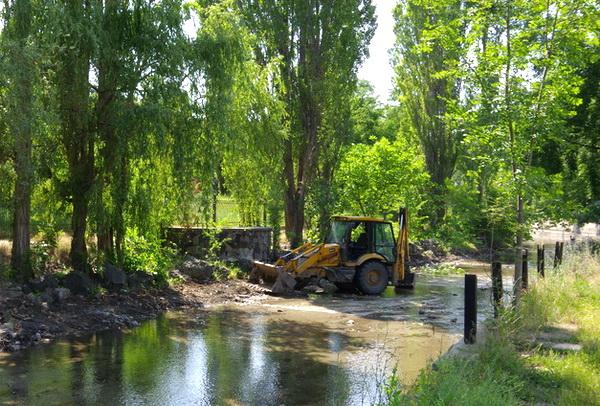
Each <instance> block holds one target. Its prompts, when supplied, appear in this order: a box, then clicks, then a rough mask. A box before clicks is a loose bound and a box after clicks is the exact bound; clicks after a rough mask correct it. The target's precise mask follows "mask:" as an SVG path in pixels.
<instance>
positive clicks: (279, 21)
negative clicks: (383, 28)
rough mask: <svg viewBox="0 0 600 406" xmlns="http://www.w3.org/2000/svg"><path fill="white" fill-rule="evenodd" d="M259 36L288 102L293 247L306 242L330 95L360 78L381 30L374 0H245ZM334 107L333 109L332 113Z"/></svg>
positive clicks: (287, 194) (287, 192) (286, 156)
mask: <svg viewBox="0 0 600 406" xmlns="http://www.w3.org/2000/svg"><path fill="white" fill-rule="evenodd" d="M238 4H239V6H240V8H241V10H242V11H243V13H244V17H245V19H246V23H247V25H248V27H249V29H250V30H251V31H252V32H253V33H254V34H255V35H256V36H257V37H258V39H259V42H258V44H257V46H256V47H255V50H254V51H255V58H256V59H257V60H258V61H270V60H273V59H277V60H278V61H279V77H280V79H281V85H280V86H278V88H277V89H276V92H277V95H278V97H280V98H281V100H282V101H283V102H284V103H285V105H286V113H287V117H288V119H287V120H286V123H285V126H286V127H288V129H289V130H288V131H289V134H288V136H287V137H285V139H284V140H283V141H282V142H281V144H280V147H281V151H282V158H283V161H282V162H281V168H282V175H283V189H284V202H285V204H284V206H285V228H286V234H287V237H288V240H289V241H290V243H291V245H292V246H297V245H299V244H300V243H301V242H302V239H303V229H304V224H305V201H306V196H307V193H308V190H309V188H310V187H311V184H312V182H313V180H314V178H315V172H316V167H317V163H318V161H319V156H320V152H321V149H322V145H323V144H326V143H328V142H329V141H330V140H329V139H328V138H327V137H324V136H321V135H324V134H322V133H321V128H322V125H323V116H324V114H327V112H326V111H325V109H326V104H327V103H326V100H327V98H328V97H333V96H334V93H333V92H332V91H333V89H334V88H335V86H333V85H332V84H333V83H343V82H347V81H354V80H355V76H356V69H357V66H358V65H359V63H360V61H361V58H362V57H363V56H364V55H365V53H366V49H367V45H368V43H369V41H370V39H371V37H372V34H373V28H374V24H375V22H374V8H373V6H372V5H371V1H370V0H344V1H337V2H329V1H322V0H309V1H301V2H298V1H291V0H284V1H278V2H275V1H266V2H263V1H256V0H239V1H238ZM332 113H333V112H332Z"/></svg>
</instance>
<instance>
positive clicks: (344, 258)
mask: <svg viewBox="0 0 600 406" xmlns="http://www.w3.org/2000/svg"><path fill="white" fill-rule="evenodd" d="M335 225H337V226H338V229H340V230H342V231H343V232H342V233H341V234H339V235H335V233H334V232H331V234H332V235H333V237H328V240H329V241H328V240H326V241H325V242H324V243H321V244H311V243H306V244H304V245H302V246H300V247H298V248H296V249H294V250H292V251H291V252H289V253H288V254H286V255H284V256H282V257H280V258H279V259H278V260H277V261H276V262H275V263H274V264H267V263H264V262H258V261H256V262H254V271H253V274H254V277H255V278H256V277H257V276H262V277H263V279H270V280H275V279H278V280H280V279H281V276H282V272H285V273H286V274H287V275H283V276H285V278H287V279H288V280H289V277H288V275H289V276H291V277H292V278H293V279H294V280H302V279H310V278H325V279H328V280H329V281H331V282H334V283H338V284H340V283H344V284H351V283H354V284H357V285H358V287H359V289H361V290H362V291H363V292H365V293H371V294H374V293H375V292H378V291H381V290H382V286H383V288H385V286H387V284H388V283H391V284H392V285H394V286H396V287H412V286H413V285H414V274H412V275H408V274H409V272H408V270H407V269H406V262H407V260H408V222H407V211H406V209H401V210H400V213H399V235H398V238H396V239H394V237H393V229H392V223H391V222H389V221H386V220H383V219H378V218H371V217H358V216H336V217H333V218H332V228H333V227H334V226H335ZM361 227H362V234H361V233H360V232H359V233H358V234H359V237H358V239H359V240H360V238H361V237H364V241H365V243H364V245H363V246H361V250H359V252H358V253H357V252H354V251H352V252H351V248H352V244H353V243H352V242H351V241H350V240H351V236H350V235H351V234H354V233H355V231H356V230H359V229H360V228H361ZM388 227H389V229H388ZM359 231H360V230H359ZM377 233H379V234H386V235H387V240H385V242H386V243H387V245H386V246H383V245H381V246H377V245H376V242H375V240H376V234H377ZM365 235H366V237H365ZM332 240H336V241H332ZM392 244H393V245H392ZM378 248H379V251H380V252H377V250H378ZM362 251H365V252H362ZM383 251H385V252H386V253H387V257H386V255H384V254H383V253H382V252H383ZM349 253H350V254H349ZM383 270H385V273H383V272H384V271H383ZM363 273H364V275H363ZM367 274H368V275H367ZM407 276H410V277H407ZM384 282H385V285H384ZM370 284H371V285H373V286H372V289H371V287H370ZM375 285H377V286H375Z"/></svg>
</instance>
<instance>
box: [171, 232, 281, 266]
mask: <svg viewBox="0 0 600 406" xmlns="http://www.w3.org/2000/svg"><path fill="white" fill-rule="evenodd" d="M215 231H217V230H216V229H214V228H202V227H190V228H186V227H170V228H167V229H166V230H165V237H166V239H167V241H169V242H172V243H174V244H175V245H176V246H177V247H178V248H179V249H180V250H181V251H182V252H184V253H187V254H190V255H192V256H195V257H200V258H201V257H204V256H205V255H206V253H207V250H208V248H209V246H210V237H209V236H210V235H213V234H214V233H215ZM216 238H217V239H218V240H220V241H223V244H222V247H221V250H220V253H219V256H220V258H221V259H224V260H228V261H239V260H253V259H255V260H259V261H269V260H270V259H271V243H272V241H273V229H271V228H270V227H237V228H222V229H218V232H217V234H216Z"/></svg>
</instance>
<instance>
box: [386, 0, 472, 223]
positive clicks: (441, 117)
mask: <svg viewBox="0 0 600 406" xmlns="http://www.w3.org/2000/svg"><path fill="white" fill-rule="evenodd" d="M463 7H464V3H463V2H460V1H457V0H445V1H433V0H432V1H429V0H425V1H422V0H403V1H401V2H400V3H399V4H398V6H397V7H396V9H395V11H394V13H395V17H396V28H395V31H396V48H395V53H396V54H395V59H396V89H397V91H398V94H399V97H400V102H401V104H402V106H403V107H404V110H405V112H406V113H407V116H408V117H410V120H411V129H412V131H413V132H414V133H415V134H416V135H417V137H418V139H419V141H420V144H421V148H422V149H423V153H424V154H425V163H426V168H427V172H428V173H429V175H430V178H431V182H432V185H433V187H432V190H431V202H432V203H433V207H431V209H430V210H428V213H427V214H428V215H429V216H430V225H431V227H432V228H434V229H436V228H437V227H439V226H440V225H441V223H442V221H443V220H444V217H445V214H446V200H447V186H446V182H447V181H448V180H449V179H450V178H451V177H452V175H453V173H454V170H455V164H456V159H457V144H458V141H459V135H460V131H459V128H456V127H455V126H453V125H451V124H450V122H449V121H448V120H447V115H448V114H449V113H451V111H452V107H453V104H454V103H456V101H457V99H458V96H459V94H460V88H461V81H460V80H459V78H458V76H457V69H456V68H457V66H458V63H459V62H460V59H461V55H462V53H463V52H464V44H463V43H462V42H461V38H462V36H463V34H464V30H465V27H464V22H463V20H462V18H461V17H462V15H463V12H464V10H463Z"/></svg>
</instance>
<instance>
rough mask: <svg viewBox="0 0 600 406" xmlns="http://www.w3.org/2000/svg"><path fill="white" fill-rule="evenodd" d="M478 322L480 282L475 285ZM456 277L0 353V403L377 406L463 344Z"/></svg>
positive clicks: (218, 310) (185, 318)
mask: <svg viewBox="0 0 600 406" xmlns="http://www.w3.org/2000/svg"><path fill="white" fill-rule="evenodd" d="M479 280H480V289H479V290H478V295H479V296H478V302H479V319H480V320H483V319H484V318H485V317H487V316H488V315H489V311H490V306H489V303H490V299H489V292H490V291H489V289H487V287H488V285H489V282H488V280H487V278H485V277H484V276H483V275H482V277H480V278H479ZM463 300H464V298H463V278H462V277H459V276H454V277H453V276H448V277H430V276H419V277H418V279H417V287H416V288H415V290H414V291H412V292H402V293H395V292H394V291H393V290H392V289H389V290H387V291H386V292H385V293H384V295H383V296H382V297H364V296H357V295H351V294H343V295H336V296H314V297H312V296H311V297H309V298H306V299H276V298H275V299H273V300H269V301H268V302H266V303H262V304H260V305H256V304H254V305H246V306H243V305H235V306H233V305H223V306H217V307H213V308H209V309H206V310H202V311H195V312H194V313H182V312H171V313H167V314H164V315H163V316H161V317H159V318H158V319H156V320H152V321H148V322H145V323H143V324H141V325H140V326H139V327H137V328H134V329H131V330H129V331H105V332H101V333H97V334H93V335H90V336H88V337H84V338H72V339H63V340H59V341H56V342H54V343H51V344H44V345H39V346H37V347H33V348H30V349H28V350H25V351H22V352H19V353H16V354H0V404H3V405H4V404H7V405H10V404H27V405H44V406H48V405H54V404H56V405H84V404H108V405H111V404H113V405H116V404H131V405H147V404H148V405H167V404H170V405H212V404H218V405H283V404H285V405H321V404H332V405H361V404H373V403H377V402H379V401H382V400H383V399H382V396H383V392H382V384H383V383H384V382H385V379H386V377H388V376H389V374H390V373H391V371H392V370H393V369H396V371H397V374H398V375H399V377H400V380H401V382H402V383H403V384H410V383H412V382H414V380H415V378H416V376H417V374H418V372H419V371H420V370H421V369H422V368H424V367H425V366H426V365H427V364H428V363H430V362H431V361H433V360H435V359H436V358H437V357H438V356H439V355H441V354H443V353H444V352H446V351H447V349H448V348H449V347H450V346H451V345H452V344H454V343H455V342H457V341H459V340H460V339H461V337H462V329H463V325H462V317H463Z"/></svg>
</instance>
